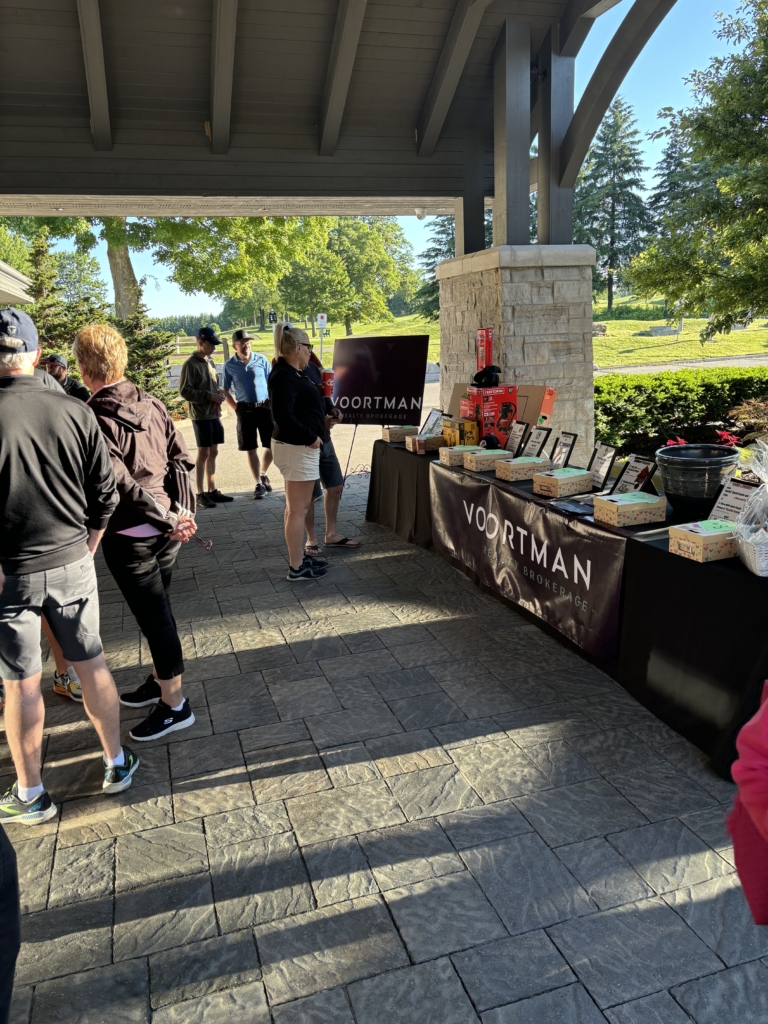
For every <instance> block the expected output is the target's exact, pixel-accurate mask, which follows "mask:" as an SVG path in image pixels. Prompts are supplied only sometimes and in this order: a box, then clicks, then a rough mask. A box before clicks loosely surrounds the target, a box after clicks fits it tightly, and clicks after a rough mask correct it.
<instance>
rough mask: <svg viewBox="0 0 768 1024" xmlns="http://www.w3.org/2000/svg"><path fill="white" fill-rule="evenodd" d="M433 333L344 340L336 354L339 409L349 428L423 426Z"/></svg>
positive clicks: (335, 390) (335, 399)
mask: <svg viewBox="0 0 768 1024" xmlns="http://www.w3.org/2000/svg"><path fill="white" fill-rule="evenodd" d="M428 345H429V336H428V335H427V334H409V335H404V336H400V337H395V338H373V337H359V338H339V339H338V340H337V342H336V344H335V345H334V349H333V369H334V371H335V379H334V384H333V404H334V405H335V406H336V407H337V408H338V409H340V410H341V412H342V413H343V414H344V422H345V423H380V424H382V425H391V424H396V423H406V424H409V425H410V424H416V425H418V424H419V423H420V422H421V408H422V404H423V400H424V378H425V377H426V374H427V347H428Z"/></svg>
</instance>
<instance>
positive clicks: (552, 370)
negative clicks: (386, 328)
mask: <svg viewBox="0 0 768 1024" xmlns="http://www.w3.org/2000/svg"><path fill="white" fill-rule="evenodd" d="M594 263H595V250H594V249H593V248H592V247H591V246H589V245H504V246H499V247H495V248H493V249H485V250H484V251H483V252H476V253H472V254H471V255H468V256H463V257H459V258H456V259H452V260H446V261H445V262H444V263H440V264H439V265H438V267H437V271H436V276H437V279H438V281H439V282H440V400H441V404H442V407H443V408H444V409H445V408H447V406H448V402H449V401H450V398H451V392H452V390H453V386H454V385H455V384H466V383H468V382H470V381H471V380H472V377H473V376H474V375H475V372H476V365H475V332H476V330H477V328H478V327H492V328H493V333H494V350H493V351H494V356H493V358H494V362H495V363H496V364H497V365H498V366H500V367H501V369H502V374H503V376H502V380H503V381H504V383H507V384H548V385H550V387H553V388H556V389H557V400H556V402H555V409H554V417H553V423H552V426H553V429H554V431H558V430H572V431H575V432H576V433H578V435H579V440H578V443H577V446H576V451H575V457H574V459H573V462H574V464H575V465H586V462H585V461H584V460H585V459H586V458H588V456H589V454H590V453H591V451H592V447H593V445H594V434H595V422H594V420H595V415H594V391H593V374H592V369H593V361H592V267H593V265H594Z"/></svg>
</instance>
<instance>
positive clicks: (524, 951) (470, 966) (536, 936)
mask: <svg viewBox="0 0 768 1024" xmlns="http://www.w3.org/2000/svg"><path fill="white" fill-rule="evenodd" d="M451 959H452V960H453V965H454V967H455V968H456V970H457V971H458V972H459V975H460V976H461V980H462V981H463V982H464V986H465V988H466V990H467V992H469V995H470V997H471V998H472V1002H473V1003H474V1005H475V1006H476V1007H477V1009H478V1010H480V1011H482V1010H490V1009H492V1008H493V1007H495V1006H503V1005H505V1004H506V1003H514V1002H517V1001H518V1000H520V999H526V998H528V997H529V996H534V995H538V994H539V993H540V992H547V991H548V990H549V989H555V988H560V987H561V986H563V985H569V984H571V982H573V981H575V980H576V979H575V977H574V974H573V972H572V971H571V969H570V967H569V966H568V964H567V963H566V962H565V960H563V958H562V957H561V956H560V954H559V953H558V951H557V949H556V948H555V947H554V945H553V944H552V942H551V940H550V939H549V938H548V937H547V935H546V933H545V932H543V931H538V932H528V934H527V935H517V936H515V937H514V938H511V939H500V940H498V941H497V942H489V943H488V944H487V945H484V946H477V947H476V948H475V949H469V950H467V951H466V952H465V953H456V954H454V956H452V957H451Z"/></svg>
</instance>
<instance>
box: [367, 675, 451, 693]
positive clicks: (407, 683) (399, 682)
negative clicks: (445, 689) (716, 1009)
mask: <svg viewBox="0 0 768 1024" xmlns="http://www.w3.org/2000/svg"><path fill="white" fill-rule="evenodd" d="M368 677H369V679H370V681H371V683H372V684H373V686H374V687H375V688H376V690H377V692H378V693H379V694H381V696H382V697H383V698H384V700H402V699H404V698H406V697H418V696H420V695H421V694H423V693H435V692H436V691H439V690H440V683H439V682H438V681H437V680H436V679H435V676H434V675H432V673H431V672H429V671H428V670H427V669H425V668H411V669H397V670H395V671H392V672H369V674H368Z"/></svg>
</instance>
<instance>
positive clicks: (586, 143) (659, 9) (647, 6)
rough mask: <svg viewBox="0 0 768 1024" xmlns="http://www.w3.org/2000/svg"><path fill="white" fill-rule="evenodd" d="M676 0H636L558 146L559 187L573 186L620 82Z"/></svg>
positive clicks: (598, 66)
mask: <svg viewBox="0 0 768 1024" xmlns="http://www.w3.org/2000/svg"><path fill="white" fill-rule="evenodd" d="M676 2H677V0H635V3H634V4H633V6H632V8H631V9H630V11H629V12H628V14H627V16H626V18H625V19H624V21H623V22H622V23H621V25H620V26H619V28H618V29H617V31H616V34H615V35H614V37H613V39H612V40H611V42H610V45H609V46H608V49H607V50H606V51H605V53H604V54H603V57H602V59H601V60H600V63H599V64H598V65H597V67H596V68H595V73H594V74H593V75H592V79H591V80H590V83H589V85H588V86H587V88H586V89H585V91H584V95H583V96H582V98H581V102H580V103H579V106H578V108H577V109H576V113H575V114H574V115H573V119H572V121H571V124H570V127H569V128H568V131H567V132H566V135H565V138H564V139H563V144H562V146H561V148H560V187H561V188H573V186H574V185H575V184H576V178H577V177H578V174H579V171H580V170H581V166H582V164H583V163H584V160H585V159H586V156H587V152H588V151H589V147H590V145H591V144H592V140H593V139H594V137H595V134H596V133H597V130H598V128H599V127H600V122H601V121H602V120H603V118H604V117H605V115H606V113H607V111H608V107H610V105H611V103H612V102H613V100H614V98H615V96H616V94H617V93H618V91H619V89H620V88H621V84H622V82H623V81H624V79H625V78H626V76H627V73H628V72H629V70H630V68H631V67H632V65H633V64H634V63H635V61H636V60H637V58H638V57H639V56H640V54H641V52H642V51H643V49H644V48H645V46H646V44H647V43H648V41H649V40H650V38H651V36H652V35H653V33H654V32H655V31H656V29H657V28H658V27H659V25H660V24H661V23H662V21H663V20H664V18H665V17H666V16H667V14H669V12H670V11H671V10H672V8H673V7H674V6H675V3H676Z"/></svg>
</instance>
